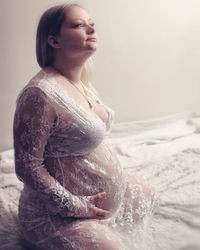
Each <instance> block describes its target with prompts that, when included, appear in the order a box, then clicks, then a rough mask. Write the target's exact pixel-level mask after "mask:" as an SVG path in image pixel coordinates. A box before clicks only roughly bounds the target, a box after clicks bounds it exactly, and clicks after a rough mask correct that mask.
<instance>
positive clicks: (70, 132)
mask: <svg viewBox="0 0 200 250" xmlns="http://www.w3.org/2000/svg"><path fill="white" fill-rule="evenodd" d="M36 42H37V46H36V54H37V60H38V63H39V65H40V67H41V70H40V71H39V72H38V73H37V74H36V75H35V76H34V77H33V78H32V79H31V80H30V81H29V83H28V84H27V85H26V86H25V87H24V88H23V89H22V91H21V92H20V93H19V95H18V98H17V105H16V111H15V116H14V124H13V127H14V128H13V134H14V150H15V169H16V174H17V176H18V178H19V179H20V180H21V181H22V182H23V183H24V189H23V190H22V192H21V196H20V201H19V222H20V228H21V232H22V234H23V237H24V241H25V242H26V244H27V245H28V246H29V247H32V249H34V250H36V249H38V250H39V249H40V250H47V249H48V250H58V249H59V250H64V249H68V250H72V249H74V250H122V249H128V248H127V246H126V244H125V242H124V240H123V235H122V234H121V233H120V231H119V230H117V229H118V228H120V227H121V228H123V227H126V226H128V225H129V226H130V227H131V226H132V227H134V225H135V224H136V223H138V221H140V220H142V218H143V217H144V216H145V214H146V213H147V212H148V210H150V209H151V206H152V200H153V197H154V193H153V191H152V189H151V188H149V187H148V185H147V184H145V182H144V181H142V180H141V179H139V178H138V177H134V176H127V175H125V173H123V168H122V166H120V163H119V161H118V159H117V156H116V153H115V152H114V150H112V148H111V146H110V145H109V144H108V142H106V141H105V138H106V136H107V135H108V133H109V131H110V129H111V124H112V122H113V115H114V112H113V111H112V109H111V108H109V107H108V106H107V105H106V104H105V103H104V102H103V101H102V100H101V99H100V98H99V97H98V95H97V92H96V91H95V89H94V87H93V86H92V85H91V84H90V82H89V81H88V65H89V62H90V60H91V59H90V57H91V55H92V54H93V53H94V52H95V51H96V48H97V35H96V32H95V28H94V23H93V21H92V19H91V18H90V17H89V15H88V13H87V12H86V11H85V10H84V9H83V8H82V7H80V6H79V5H77V4H70V5H59V6H54V7H52V8H50V9H48V10H47V11H46V12H45V13H44V14H43V15H42V17H41V19H40V21H39V24H38V29H37V40H36ZM122 231H123V230H122ZM132 249H133V248H132Z"/></svg>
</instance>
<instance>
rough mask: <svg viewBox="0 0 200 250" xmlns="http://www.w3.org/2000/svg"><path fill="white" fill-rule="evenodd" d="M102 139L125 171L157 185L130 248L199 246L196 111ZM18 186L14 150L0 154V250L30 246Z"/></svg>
mask: <svg viewBox="0 0 200 250" xmlns="http://www.w3.org/2000/svg"><path fill="white" fill-rule="evenodd" d="M106 140H108V141H109V142H110V143H111V145H112V146H113V148H114V149H115V151H116V153H117V156H118V158H119V160H120V162H121V164H122V166H123V168H124V171H127V172H129V173H134V174H136V175H138V176H141V177H142V178H144V179H146V180H147V181H149V182H150V183H151V185H153V186H154V187H155V189H156V194H157V203H156V206H155V208H154V211H153V213H152V215H151V216H150V217H149V218H148V222H147V223H146V224H145V227H144V226H143V228H140V230H138V232H137V234H135V235H134V236H133V237H134V241H135V246H134V249H133V250H135V249H137V250H139V249H140V250H141V249H142V250H151V249H152V250H161V249H162V250H163V249H165V250H200V114H197V113H195V112H189V113H188V112H187V113H179V114H175V115H171V116H168V117H162V118H159V119H154V120H148V121H138V122H136V121H132V122H122V123H115V124H114V126H113V129H112V131H111V133H110V135H109V137H108V138H107V139H106ZM21 189H22V183H21V182H20V181H19V180H18V179H17V177H16V175H15V172H14V156H13V149H10V150H7V151H4V152H1V153H0V249H1V250H29V249H27V248H25V246H24V245H23V240H22V237H21V235H20V232H19V228H18V220H17V206H18V199H19V194H20V190H21ZM141 239H142V240H141Z"/></svg>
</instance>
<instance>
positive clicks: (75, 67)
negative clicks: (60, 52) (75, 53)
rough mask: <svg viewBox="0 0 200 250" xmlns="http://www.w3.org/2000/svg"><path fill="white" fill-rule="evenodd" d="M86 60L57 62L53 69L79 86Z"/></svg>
mask: <svg viewBox="0 0 200 250" xmlns="http://www.w3.org/2000/svg"><path fill="white" fill-rule="evenodd" d="M85 61H86V60H73V59H72V58H70V59H66V58H65V59H63V60H60V59H59V60H55V62H54V63H53V65H52V67H53V68H54V69H55V70H57V71H58V72H59V73H60V74H61V75H63V76H64V77H66V78H67V79H68V80H69V81H70V82H71V83H73V84H78V83H79V82H80V80H81V72H82V70H83V66H84V63H85Z"/></svg>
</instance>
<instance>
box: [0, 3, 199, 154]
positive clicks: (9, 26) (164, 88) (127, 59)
mask: <svg viewBox="0 0 200 250" xmlns="http://www.w3.org/2000/svg"><path fill="white" fill-rule="evenodd" d="M65 2H66V1H58V0H57V1H55V0H54V1H53V0H42V1H41V0H33V1H31V0H0V4H1V16H0V21H1V22H0V25H1V43H0V46H1V47H0V48H1V62H0V63H1V65H0V66H1V67H0V69H1V72H0V73H1V83H0V95H1V96H0V151H1V150H4V149H8V148H10V147H12V120H13V113H14V108H15V100H16V96H17V93H18V92H19V91H20V89H21V88H22V87H23V86H24V85H25V84H26V83H27V81H28V80H29V79H30V78H31V77H32V76H33V75H34V74H35V73H36V72H37V71H38V70H39V67H38V66H37V63H36V59H35V51H34V50H35V31H36V26H37V22H38V19H39V17H40V15H41V13H42V12H43V11H44V10H45V9H46V8H47V7H49V6H52V5H54V4H59V3H65ZM78 2H79V3H81V4H83V5H84V6H86V8H87V9H88V10H89V12H90V14H91V16H92V17H93V18H94V20H95V22H96V27H97V30H98V35H99V49H98V51H97V53H96V54H95V56H94V61H95V72H94V77H93V78H94V85H95V86H96V88H97V89H98V90H99V93H100V96H101V97H102V99H103V100H104V101H105V102H107V103H108V104H109V105H110V106H111V107H112V108H113V109H114V110H115V111H116V122H118V121H119V122H121V121H131V120H144V119H153V118H155V117H160V116H164V115H169V114H174V113H177V112H183V111H190V110H191V111H196V112H199V111H200V99H199V93H200V91H199V90H200V87H199V81H200V70H199V62H200V49H199V44H200V1H198V0H190V1H186V0H167V1H164V0H137V1H136V0H117V1H115V0H109V1H108V0H101V1H98V0H87V1H78Z"/></svg>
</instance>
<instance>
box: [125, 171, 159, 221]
mask: <svg viewBox="0 0 200 250" xmlns="http://www.w3.org/2000/svg"><path fill="white" fill-rule="evenodd" d="M126 182H127V189H126V192H125V195H124V216H125V217H127V219H128V221H131V222H138V221H140V220H141V219H142V218H144V216H145V215H146V214H148V213H149V212H150V211H151V208H152V204H153V200H154V196H155V189H154V188H153V187H152V186H150V184H149V183H147V182H146V181H144V180H143V179H142V178H140V177H138V176H135V175H128V174H126Z"/></svg>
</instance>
